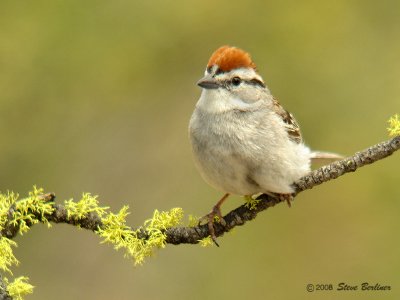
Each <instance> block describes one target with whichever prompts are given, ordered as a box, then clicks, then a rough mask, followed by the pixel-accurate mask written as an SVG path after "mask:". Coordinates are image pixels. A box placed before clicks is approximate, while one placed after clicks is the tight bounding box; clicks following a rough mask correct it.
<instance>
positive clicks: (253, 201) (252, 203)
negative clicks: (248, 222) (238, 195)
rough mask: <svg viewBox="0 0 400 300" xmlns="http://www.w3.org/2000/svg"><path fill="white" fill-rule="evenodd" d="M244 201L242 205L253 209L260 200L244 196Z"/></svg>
mask: <svg viewBox="0 0 400 300" xmlns="http://www.w3.org/2000/svg"><path fill="white" fill-rule="evenodd" d="M244 201H245V202H246V203H245V204H244V206H246V207H247V208H248V209H250V210H254V209H256V208H257V205H258V203H260V201H261V200H257V199H253V198H252V197H251V196H245V197H244Z"/></svg>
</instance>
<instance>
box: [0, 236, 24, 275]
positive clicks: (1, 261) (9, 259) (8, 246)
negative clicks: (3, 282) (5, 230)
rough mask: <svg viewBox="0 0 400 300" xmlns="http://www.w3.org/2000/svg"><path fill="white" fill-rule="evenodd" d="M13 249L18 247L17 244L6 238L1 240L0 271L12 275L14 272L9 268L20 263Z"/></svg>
mask: <svg viewBox="0 0 400 300" xmlns="http://www.w3.org/2000/svg"><path fill="white" fill-rule="evenodd" d="M12 247H17V243H16V242H14V241H12V240H10V239H8V238H5V237H2V238H0V269H1V270H3V271H6V272H9V273H10V274H12V272H11V270H10V268H9V267H11V266H12V265H18V263H19V262H18V260H17V259H16V257H15V256H14V253H13V251H12Z"/></svg>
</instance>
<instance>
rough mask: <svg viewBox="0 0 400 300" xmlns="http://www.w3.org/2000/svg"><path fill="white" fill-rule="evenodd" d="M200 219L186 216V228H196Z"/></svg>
mask: <svg viewBox="0 0 400 300" xmlns="http://www.w3.org/2000/svg"><path fill="white" fill-rule="evenodd" d="M199 222H200V218H198V217H196V216H194V215H189V216H188V226H189V227H196V226H197V225H199Z"/></svg>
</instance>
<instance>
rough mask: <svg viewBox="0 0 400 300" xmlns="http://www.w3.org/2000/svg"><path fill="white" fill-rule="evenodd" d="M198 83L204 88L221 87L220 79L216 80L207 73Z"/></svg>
mask: <svg viewBox="0 0 400 300" xmlns="http://www.w3.org/2000/svg"><path fill="white" fill-rule="evenodd" d="M197 85H198V86H200V87H202V88H203V89H208V90H210V89H217V88H219V83H218V81H216V80H215V78H213V77H212V76H211V75H206V76H204V77H203V78H202V79H200V80H199V81H198V82H197Z"/></svg>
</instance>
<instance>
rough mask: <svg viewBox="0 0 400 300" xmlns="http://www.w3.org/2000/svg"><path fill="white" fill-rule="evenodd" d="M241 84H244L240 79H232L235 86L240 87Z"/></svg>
mask: <svg viewBox="0 0 400 300" xmlns="http://www.w3.org/2000/svg"><path fill="white" fill-rule="evenodd" d="M241 82H242V80H241V79H240V78H239V77H233V78H232V84H233V85H235V86H238V85H239V84H240V83H241Z"/></svg>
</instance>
